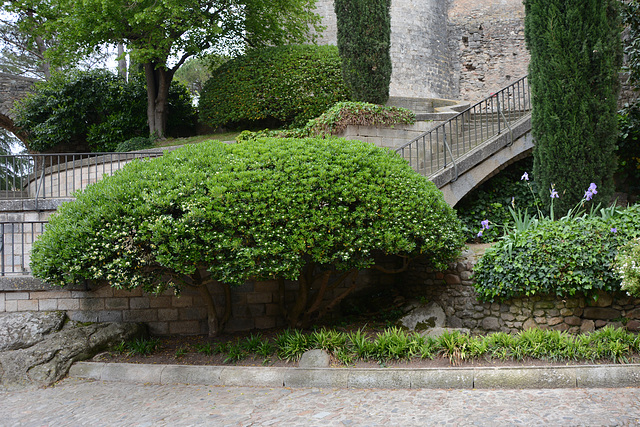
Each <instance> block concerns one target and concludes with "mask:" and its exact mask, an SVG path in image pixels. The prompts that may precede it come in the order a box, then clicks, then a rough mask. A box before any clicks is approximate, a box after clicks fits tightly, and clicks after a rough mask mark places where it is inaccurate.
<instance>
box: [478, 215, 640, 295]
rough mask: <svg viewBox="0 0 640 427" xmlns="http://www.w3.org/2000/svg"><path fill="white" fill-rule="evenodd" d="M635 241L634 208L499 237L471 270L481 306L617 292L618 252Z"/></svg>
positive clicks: (639, 226)
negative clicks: (519, 299)
mask: <svg viewBox="0 0 640 427" xmlns="http://www.w3.org/2000/svg"><path fill="white" fill-rule="evenodd" d="M638 236H640V205H633V206H630V207H629V208H626V209H621V208H615V207H611V208H606V209H604V208H603V209H601V210H599V211H598V210H596V211H594V212H593V213H592V214H586V213H585V214H582V215H578V216H566V217H564V218H562V219H560V220H558V221H550V220H544V221H539V222H537V221H536V222H532V223H531V224H530V226H529V227H528V228H527V229H525V230H522V231H516V232H511V233H509V234H507V235H505V236H504V237H503V238H502V239H501V240H499V241H498V242H497V243H496V244H495V245H494V246H492V247H491V248H489V249H488V250H487V251H486V252H485V254H484V256H483V257H482V258H481V259H480V261H479V262H478V263H477V264H476V265H475V267H474V276H473V278H474V284H475V287H476V291H477V292H478V297H479V299H480V300H482V301H502V300H508V299H510V298H514V297H520V296H530V295H539V294H542V295H556V296H558V297H566V296H572V295H575V294H583V295H585V296H588V297H595V296H596V295H597V293H598V292H599V291H605V292H612V291H619V290H620V276H619V274H618V273H617V272H616V270H615V268H614V265H615V258H616V255H617V254H618V248H619V247H620V246H622V245H625V244H626V243H627V242H629V240H631V239H633V238H635V237H638Z"/></svg>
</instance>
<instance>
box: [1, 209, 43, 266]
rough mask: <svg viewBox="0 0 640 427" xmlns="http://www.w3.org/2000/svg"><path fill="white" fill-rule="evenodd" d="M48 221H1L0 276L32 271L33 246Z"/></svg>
mask: <svg viewBox="0 0 640 427" xmlns="http://www.w3.org/2000/svg"><path fill="white" fill-rule="evenodd" d="M46 224H47V222H46V221H26V222H0V257H1V259H0V276H20V275H28V274H30V273H31V270H30V268H29V263H30V260H31V247H32V245H33V242H34V241H35V239H36V237H38V236H39V235H41V234H42V232H43V231H44V227H45V225H46Z"/></svg>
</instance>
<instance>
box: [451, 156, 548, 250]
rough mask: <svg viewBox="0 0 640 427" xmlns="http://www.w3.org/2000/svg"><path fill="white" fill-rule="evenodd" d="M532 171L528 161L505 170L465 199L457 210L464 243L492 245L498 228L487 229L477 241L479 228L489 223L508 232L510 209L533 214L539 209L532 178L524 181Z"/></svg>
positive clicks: (498, 236) (529, 158) (501, 233)
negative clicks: (463, 234)
mask: <svg viewBox="0 0 640 427" xmlns="http://www.w3.org/2000/svg"><path fill="white" fill-rule="evenodd" d="M532 168H533V158H532V157H528V158H526V159H523V160H521V161H519V162H517V163H514V164H512V165H510V166H508V167H507V168H506V169H504V170H502V171H501V172H500V173H499V174H498V175H496V176H494V177H493V178H491V179H490V180H488V181H487V182H485V183H484V184H482V185H480V186H479V187H478V188H477V189H475V190H473V191H472V192H471V193H469V194H468V195H467V196H465V197H464V198H463V199H462V200H461V201H460V202H459V203H458V204H457V205H456V210H457V213H458V217H459V218H460V221H462V224H463V227H464V231H465V235H466V238H467V242H477V241H480V242H495V241H497V240H498V239H499V238H500V237H501V236H502V235H503V234H504V230H503V229H502V228H501V227H494V226H492V227H490V228H489V229H488V230H484V231H483V233H482V236H480V237H478V230H479V224H480V222H481V221H484V220H488V221H489V222H490V223H491V224H502V225H504V226H506V227H507V228H509V229H510V228H511V227H512V226H514V225H515V224H514V219H513V217H512V216H511V214H510V212H509V207H516V208H517V209H520V211H521V212H524V211H526V212H528V213H529V214H534V213H535V212H537V209H538V208H541V206H540V201H539V199H538V198H537V197H536V194H537V185H536V184H535V181H534V179H533V175H532V174H531V173H529V174H528V175H529V176H528V177H529V181H526V180H523V179H522V176H523V174H524V173H525V172H530V171H531V169H532Z"/></svg>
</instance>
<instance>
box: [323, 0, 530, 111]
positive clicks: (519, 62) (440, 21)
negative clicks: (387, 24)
mask: <svg viewBox="0 0 640 427" xmlns="http://www.w3.org/2000/svg"><path fill="white" fill-rule="evenodd" d="M316 7H317V12H318V13H319V14H320V15H321V16H322V17H323V21H322V23H323V25H325V26H326V27H327V28H326V30H325V32H324V33H323V35H322V39H321V43H327V44H336V40H337V37H336V31H337V27H336V17H335V13H334V12H333V0H319V1H318V2H317V5H316ZM391 59H392V62H393V72H392V75H391V86H390V95H391V96H394V97H417V98H449V99H462V100H466V101H477V100H480V99H482V98H484V97H486V96H488V95H489V94H490V93H491V92H495V91H497V90H498V89H500V88H502V87H504V86H506V85H507V84H508V83H510V82H512V81H514V80H516V79H518V78H520V77H523V76H524V75H526V74H527V67H528V63H529V56H528V53H527V51H526V47H525V44H524V6H523V4H522V0H492V1H489V2H487V1H483V0H449V1H447V0H431V1H416V0H392V2H391Z"/></svg>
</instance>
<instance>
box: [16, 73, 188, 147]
mask: <svg viewBox="0 0 640 427" xmlns="http://www.w3.org/2000/svg"><path fill="white" fill-rule="evenodd" d="M146 111H147V92H146V89H145V83H144V80H143V79H142V78H139V77H134V78H132V79H131V80H130V81H129V82H125V81H124V80H123V79H121V78H120V77H118V76H116V75H115V74H113V73H111V72H109V71H106V70H94V71H74V72H68V73H65V74H58V75H56V76H54V77H53V78H52V79H51V80H48V81H46V82H41V83H39V84H37V85H36V88H35V92H34V93H33V94H31V95H29V96H28V97H27V98H25V99H24V100H22V101H20V103H19V104H18V106H17V108H16V113H17V118H16V124H17V125H18V126H19V127H21V128H23V129H24V130H25V132H26V133H27V135H28V141H27V146H28V147H29V149H30V150H33V151H45V152H89V151H113V150H114V149H115V148H116V146H117V145H118V144H119V143H121V142H123V141H126V140H129V139H131V138H133V137H136V136H148V135H149V129H148V126H147V113H146ZM195 118H196V114H195V109H194V107H193V106H192V105H191V96H190V95H189V92H188V90H187V89H186V87H185V86H184V85H182V84H179V83H176V84H173V85H172V86H171V90H170V92H169V120H168V127H169V128H168V133H169V134H171V135H175V136H178V135H180V136H184V135H187V134H189V133H191V132H192V130H193V129H194V128H195Z"/></svg>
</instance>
